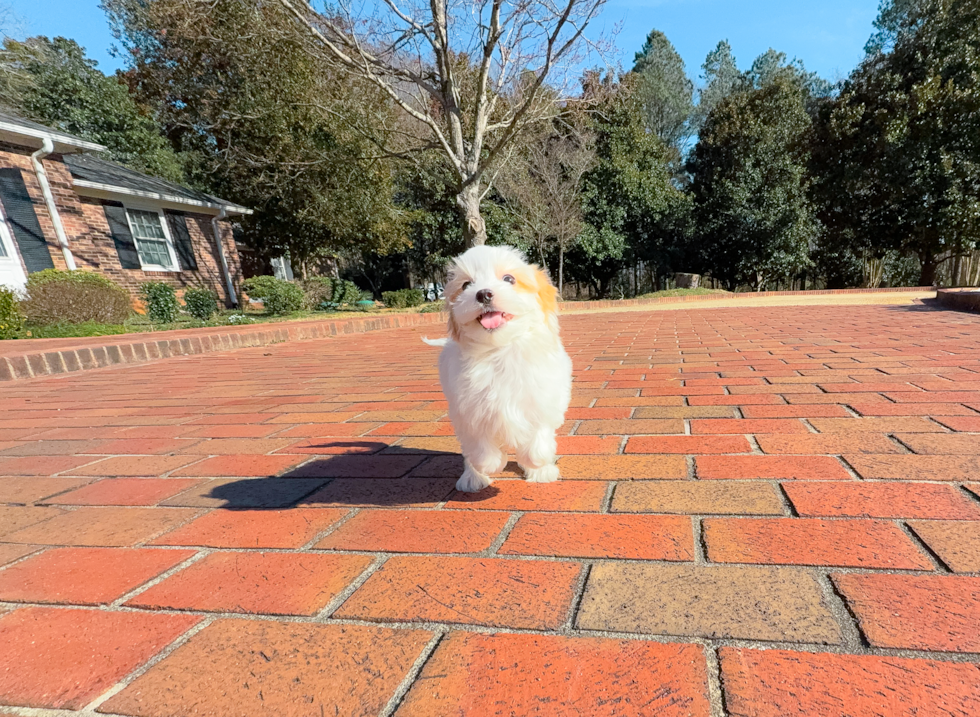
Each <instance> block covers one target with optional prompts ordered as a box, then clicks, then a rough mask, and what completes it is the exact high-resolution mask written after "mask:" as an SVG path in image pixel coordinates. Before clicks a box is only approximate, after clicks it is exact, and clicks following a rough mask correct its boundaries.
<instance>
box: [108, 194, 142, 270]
mask: <svg viewBox="0 0 980 717" xmlns="http://www.w3.org/2000/svg"><path fill="white" fill-rule="evenodd" d="M102 209H103V210H105V218H106V221H107V222H109V232H110V233H111V234H112V241H113V243H115V245H116V254H118V255H119V264H120V265H121V266H122V268H123V269H142V268H143V265H142V264H140V255H139V252H137V251H136V242H134V241H133V234H132V232H130V231H129V220H128V219H126V207H124V206H123V205H122V204H120V203H119V202H102Z"/></svg>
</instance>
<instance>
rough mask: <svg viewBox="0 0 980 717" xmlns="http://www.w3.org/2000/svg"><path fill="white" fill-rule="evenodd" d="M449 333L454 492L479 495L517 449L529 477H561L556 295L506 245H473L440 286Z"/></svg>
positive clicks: (563, 384)
mask: <svg viewBox="0 0 980 717" xmlns="http://www.w3.org/2000/svg"><path fill="white" fill-rule="evenodd" d="M445 293H446V300H447V303H448V305H449V339H448V340H446V341H441V342H435V341H431V342H429V343H432V344H436V345H438V344H443V343H444V345H445V348H444V349H443V350H442V355H441V356H440V357H439V379H440V381H441V382H442V390H443V393H445V394H446V400H447V401H448V402H449V418H450V420H452V422H453V428H455V430H456V436H457V438H459V443H460V446H461V447H462V449H463V458H464V466H465V468H464V470H463V475H462V477H460V479H459V480H458V481H457V482H456V489H457V490H461V491H467V492H471V493H473V492H476V491H479V490H482V489H483V488H486V487H487V486H488V485H490V483H491V479H490V475H491V474H492V473H496V472H498V471H500V470H502V469H503V468H504V466H505V465H506V464H507V449H508V448H513V449H514V451H515V453H516V454H517V462H518V463H519V464H520V466H521V467H522V468H523V469H524V475H525V476H526V477H527V480H529V481H531V482H536V483H548V482H551V481H555V480H558V466H556V465H555V451H556V445H555V431H556V430H557V429H558V428H559V427H560V426H561V424H562V423H564V421H565V411H566V410H567V409H568V403H569V401H570V399H571V394H572V362H571V359H569V358H568V354H567V353H565V348H564V346H562V343H561V339H560V338H559V336H558V303H557V299H558V292H557V291H556V290H555V287H554V286H552V284H551V281H550V279H549V278H548V275H547V274H546V273H544V272H543V271H541V270H540V269H538V268H537V267H536V266H532V265H529V264H528V263H527V262H525V261H524V257H522V256H521V255H520V253H519V252H518V251H517V250H515V249H512V248H510V247H503V246H478V247H474V248H472V249H470V250H469V251H467V252H466V253H464V254H462V255H461V256H458V257H456V259H454V260H453V262H452V264H451V266H450V268H449V282H448V284H447V286H446V290H445Z"/></svg>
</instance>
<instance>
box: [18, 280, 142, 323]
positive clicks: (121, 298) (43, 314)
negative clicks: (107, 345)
mask: <svg viewBox="0 0 980 717" xmlns="http://www.w3.org/2000/svg"><path fill="white" fill-rule="evenodd" d="M25 294H26V296H25V298H24V300H23V301H22V302H21V311H22V312H23V313H24V315H25V316H26V318H27V321H28V322H29V323H31V324H80V323H84V322H86V321H94V322H96V323H102V324H121V323H122V322H124V321H125V320H126V319H127V318H128V317H129V314H130V311H131V303H132V302H131V300H130V296H129V292H128V291H126V290H125V289H124V288H122V287H121V286H119V285H118V284H117V283H116V282H114V281H113V280H112V279H110V278H108V277H106V276H103V275H102V274H96V273H95V272H93V271H81V270H78V269H76V270H75V271H59V270H58V269H45V270H44V271H38V272H35V273H33V274H31V275H30V276H28V277H27V287H26V289H25Z"/></svg>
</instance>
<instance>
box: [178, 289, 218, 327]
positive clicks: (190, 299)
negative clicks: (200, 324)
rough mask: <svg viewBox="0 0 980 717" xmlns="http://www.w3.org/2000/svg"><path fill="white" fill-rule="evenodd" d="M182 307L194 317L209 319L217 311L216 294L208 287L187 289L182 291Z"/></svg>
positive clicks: (202, 319)
mask: <svg viewBox="0 0 980 717" xmlns="http://www.w3.org/2000/svg"><path fill="white" fill-rule="evenodd" d="M184 308H185V309H187V313H188V314H190V315H191V316H193V317H194V318H195V319H199V320H201V321H209V320H210V319H211V317H212V316H214V315H215V314H217V313H218V295H217V294H215V293H214V292H213V291H211V290H210V289H188V290H187V291H185V292H184Z"/></svg>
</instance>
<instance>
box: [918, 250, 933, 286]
mask: <svg viewBox="0 0 980 717" xmlns="http://www.w3.org/2000/svg"><path fill="white" fill-rule="evenodd" d="M919 262H920V263H921V265H922V271H921V273H920V274H919V286H935V284H936V267H937V264H936V258H935V257H934V256H933V255H932V254H929V255H927V256H923V255H921V254H920V255H919Z"/></svg>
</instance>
